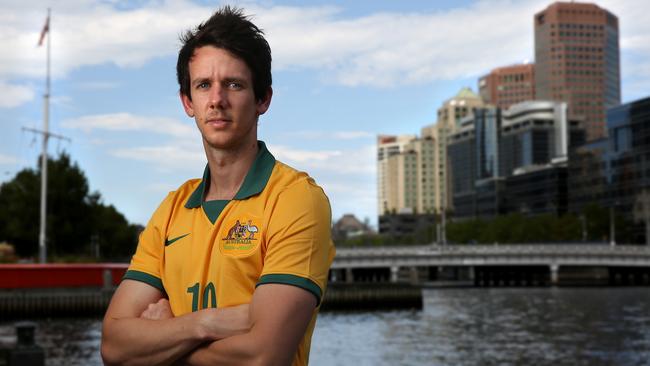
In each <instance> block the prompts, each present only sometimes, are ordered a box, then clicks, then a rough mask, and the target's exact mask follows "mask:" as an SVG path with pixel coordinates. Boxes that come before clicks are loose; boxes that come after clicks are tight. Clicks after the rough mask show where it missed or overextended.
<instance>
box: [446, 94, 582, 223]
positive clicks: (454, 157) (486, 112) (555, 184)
mask: <svg viewBox="0 0 650 366" xmlns="http://www.w3.org/2000/svg"><path fill="white" fill-rule="evenodd" d="M583 142H584V132H583V130H582V128H581V127H580V123H579V121H575V120H569V119H568V118H567V106H566V103H557V102H545V101H528V102H522V103H519V104H515V105H513V106H512V107H511V108H510V109H508V110H505V111H503V112H501V110H500V109H498V108H495V107H484V108H475V110H474V111H473V113H472V115H470V116H467V117H466V118H464V119H463V120H462V121H461V127H460V128H459V129H458V130H457V131H455V132H454V133H452V134H451V135H450V137H449V141H448V154H449V171H448V174H449V176H450V177H451V179H450V181H451V195H452V197H453V207H454V217H477V216H478V217H492V216H495V215H498V214H503V213H507V212H513V211H516V212H524V213H528V214H537V213H546V212H555V213H561V212H565V211H566V210H567V204H566V197H567V193H566V192H567V189H566V161H567V155H568V149H569V147H570V146H574V145H576V144H581V143H583ZM550 197H554V198H553V199H550Z"/></svg>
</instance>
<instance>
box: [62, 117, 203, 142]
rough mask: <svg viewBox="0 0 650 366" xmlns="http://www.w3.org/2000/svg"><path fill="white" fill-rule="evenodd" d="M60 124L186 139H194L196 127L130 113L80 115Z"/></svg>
mask: <svg viewBox="0 0 650 366" xmlns="http://www.w3.org/2000/svg"><path fill="white" fill-rule="evenodd" d="M62 126H63V127H65V128H71V129H81V130H82V131H84V132H86V133H89V132H91V131H93V130H106V131H148V132H152V133H157V134H164V135H170V136H174V137H178V138H187V139H190V138H193V139H196V136H197V132H196V129H195V128H193V126H191V125H190V124H189V123H187V124H186V123H183V122H179V121H178V120H175V119H172V118H165V117H149V116H137V115H133V114H131V113H111V114H99V115H90V116H82V117H79V118H73V119H67V120H64V121H63V122H62Z"/></svg>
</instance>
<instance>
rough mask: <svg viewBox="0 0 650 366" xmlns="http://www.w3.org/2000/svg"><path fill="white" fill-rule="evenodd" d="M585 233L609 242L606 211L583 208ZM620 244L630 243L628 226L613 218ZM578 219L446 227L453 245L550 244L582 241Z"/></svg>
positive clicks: (512, 219)
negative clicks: (475, 243) (474, 243)
mask: <svg viewBox="0 0 650 366" xmlns="http://www.w3.org/2000/svg"><path fill="white" fill-rule="evenodd" d="M583 216H584V218H585V219H584V220H585V229H586V230H587V240H588V241H607V240H609V210H608V209H605V208H602V207H600V206H597V205H591V206H588V207H586V208H585V210H584V213H583ZM615 221H616V235H617V241H619V242H630V239H631V236H632V230H631V225H629V223H626V222H624V220H623V218H622V216H621V215H616V217H615ZM582 226H583V224H582V221H581V218H580V216H578V215H575V214H565V215H563V216H560V217H557V216H555V215H552V214H543V215H537V216H523V215H521V214H519V213H514V214H509V215H504V216H498V217H495V218H493V219H491V220H481V219H474V220H465V221H458V222H451V223H449V224H447V238H448V241H449V242H453V243H473V242H477V243H484V244H488V243H503V244H508V243H542V242H544V243H552V242H577V241H582Z"/></svg>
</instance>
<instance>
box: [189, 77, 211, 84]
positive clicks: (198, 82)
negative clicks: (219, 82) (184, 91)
mask: <svg viewBox="0 0 650 366" xmlns="http://www.w3.org/2000/svg"><path fill="white" fill-rule="evenodd" d="M205 82H210V78H204V77H201V78H196V79H194V80H192V85H199V84H203V83H205Z"/></svg>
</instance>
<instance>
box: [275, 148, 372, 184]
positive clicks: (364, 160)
mask: <svg viewBox="0 0 650 366" xmlns="http://www.w3.org/2000/svg"><path fill="white" fill-rule="evenodd" d="M375 149H376V147H375V146H374V145H369V146H363V147H360V148H358V149H349V150H319V151H312V150H300V149H295V148H291V147H288V146H283V145H272V144H271V145H269V151H271V153H272V154H273V155H274V156H275V157H276V158H277V159H278V160H280V161H282V162H285V163H287V164H289V165H291V166H293V167H294V168H296V169H300V170H305V171H308V172H309V173H310V175H314V176H323V177H325V176H329V175H331V174H344V175H350V174H359V175H368V174H371V175H372V174H375V171H376V162H375V156H376V153H377V152H376V150H375Z"/></svg>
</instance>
